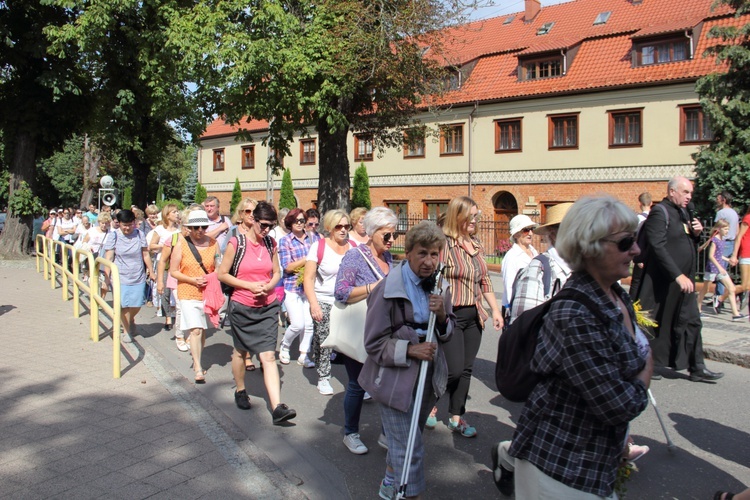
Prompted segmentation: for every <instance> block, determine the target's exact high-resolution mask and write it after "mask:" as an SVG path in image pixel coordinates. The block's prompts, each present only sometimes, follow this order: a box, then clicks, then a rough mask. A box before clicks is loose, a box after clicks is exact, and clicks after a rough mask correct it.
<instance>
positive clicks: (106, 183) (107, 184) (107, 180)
mask: <svg viewBox="0 0 750 500" xmlns="http://www.w3.org/2000/svg"><path fill="white" fill-rule="evenodd" d="M114 183H115V181H114V179H112V177H110V176H109V175H105V176H104V177H102V178H101V180H99V184H101V186H102V187H103V188H104V189H109V188H111V187H112V185H113V184H114ZM107 204H108V205H111V204H114V202H112V203H111V204H110V203H107Z"/></svg>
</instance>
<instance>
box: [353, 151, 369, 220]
mask: <svg viewBox="0 0 750 500" xmlns="http://www.w3.org/2000/svg"><path fill="white" fill-rule="evenodd" d="M359 207H364V208H366V209H367V210H370V209H371V208H372V202H371V201H370V178H369V177H368V176H367V167H365V164H364V162H362V163H361V164H360V165H359V167H357V170H355V171H354V185H353V187H352V208H359Z"/></svg>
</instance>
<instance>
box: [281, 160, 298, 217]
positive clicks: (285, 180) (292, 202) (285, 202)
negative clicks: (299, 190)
mask: <svg viewBox="0 0 750 500" xmlns="http://www.w3.org/2000/svg"><path fill="white" fill-rule="evenodd" d="M279 208H280V209H281V208H288V209H289V210H291V209H293V208H297V199H296V198H295V197H294V186H293V185H292V172H291V171H290V170H289V169H288V168H287V169H284V175H283V176H282V177H281V191H279Z"/></svg>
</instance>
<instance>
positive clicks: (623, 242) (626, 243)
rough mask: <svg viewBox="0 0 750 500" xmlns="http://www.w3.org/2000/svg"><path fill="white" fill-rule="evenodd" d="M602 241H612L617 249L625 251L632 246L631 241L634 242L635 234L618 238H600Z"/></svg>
mask: <svg viewBox="0 0 750 500" xmlns="http://www.w3.org/2000/svg"><path fill="white" fill-rule="evenodd" d="M602 241H606V242H609V243H614V244H615V245H617V249H618V250H619V251H621V252H627V251H628V250H630V249H631V248H633V243H635V235H634V234H632V235H630V236H626V237H624V238H621V239H620V240H608V239H607V238H602Z"/></svg>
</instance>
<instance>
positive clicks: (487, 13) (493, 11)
mask: <svg viewBox="0 0 750 500" xmlns="http://www.w3.org/2000/svg"><path fill="white" fill-rule="evenodd" d="M569 1H570V0H542V8H544V7H546V6H547V5H555V4H558V3H563V2H569ZM523 2H524V0H494V5H492V6H491V7H485V8H482V9H477V10H476V11H475V12H474V14H472V16H471V19H472V20H478V19H488V18H490V17H497V16H502V15H505V14H510V13H511V12H523V10H524V6H523Z"/></svg>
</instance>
